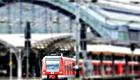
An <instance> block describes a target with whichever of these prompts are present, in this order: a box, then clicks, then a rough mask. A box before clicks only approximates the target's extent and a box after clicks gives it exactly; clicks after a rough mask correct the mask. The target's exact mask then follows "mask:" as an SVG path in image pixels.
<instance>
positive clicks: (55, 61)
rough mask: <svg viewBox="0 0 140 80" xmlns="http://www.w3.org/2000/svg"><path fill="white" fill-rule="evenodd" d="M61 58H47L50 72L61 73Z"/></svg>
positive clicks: (47, 67) (47, 66)
mask: <svg viewBox="0 0 140 80" xmlns="http://www.w3.org/2000/svg"><path fill="white" fill-rule="evenodd" d="M59 62H60V58H47V59H46V69H47V71H49V72H56V71H59Z"/></svg>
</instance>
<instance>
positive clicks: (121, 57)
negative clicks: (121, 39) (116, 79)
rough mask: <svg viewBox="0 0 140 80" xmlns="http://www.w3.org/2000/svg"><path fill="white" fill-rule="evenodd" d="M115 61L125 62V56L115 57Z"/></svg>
mask: <svg viewBox="0 0 140 80" xmlns="http://www.w3.org/2000/svg"><path fill="white" fill-rule="evenodd" d="M115 60H125V57H124V56H115Z"/></svg>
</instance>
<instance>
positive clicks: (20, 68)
mask: <svg viewBox="0 0 140 80" xmlns="http://www.w3.org/2000/svg"><path fill="white" fill-rule="evenodd" d="M17 60H18V79H19V80H21V78H22V59H21V50H20V49H19V51H18V58H17Z"/></svg>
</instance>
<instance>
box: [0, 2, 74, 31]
mask: <svg viewBox="0 0 140 80" xmlns="http://www.w3.org/2000/svg"><path fill="white" fill-rule="evenodd" d="M0 12H1V13H0V19H1V20H0V33H23V32H24V27H25V26H26V22H27V21H29V22H31V29H32V30H31V31H32V33H61V32H71V31H72V25H71V24H72V21H71V20H70V18H69V17H67V16H65V15H63V14H61V13H59V12H58V11H56V10H51V9H50V8H47V7H43V6H38V5H34V4H29V3H23V2H22V3H20V2H17V3H11V4H8V5H6V6H3V7H1V8H0ZM73 22H74V21H73ZM64 23H65V24H64Z"/></svg>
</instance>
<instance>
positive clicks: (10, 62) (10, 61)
mask: <svg viewBox="0 0 140 80" xmlns="http://www.w3.org/2000/svg"><path fill="white" fill-rule="evenodd" d="M12 63H13V61H12V51H11V49H10V60H9V66H10V80H12V75H13V74H12V72H13V70H12V68H13V66H12Z"/></svg>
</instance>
